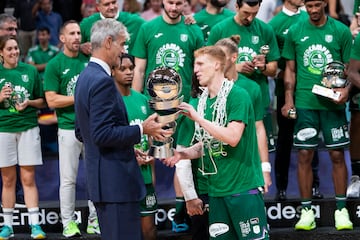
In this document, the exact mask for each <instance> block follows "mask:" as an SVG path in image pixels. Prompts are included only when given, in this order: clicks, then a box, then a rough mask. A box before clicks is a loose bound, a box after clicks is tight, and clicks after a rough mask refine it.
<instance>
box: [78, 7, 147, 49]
mask: <svg viewBox="0 0 360 240" xmlns="http://www.w3.org/2000/svg"><path fill="white" fill-rule="evenodd" d="M101 19H104V17H103V16H102V15H100V13H94V14H92V15H91V16H89V17H87V18H84V19H83V20H82V21H81V22H80V30H81V42H82V43H84V42H90V35H91V28H92V26H93V25H94V23H95V22H97V21H99V20H101ZM116 20H117V21H119V22H121V23H122V24H124V26H125V27H126V29H127V31H128V33H129V34H130V39H128V41H127V42H126V46H125V49H126V51H127V52H128V53H130V54H132V50H133V47H134V42H135V39H136V36H137V34H138V32H139V28H140V26H141V25H142V24H143V23H144V22H145V20H144V19H142V18H141V17H140V16H139V15H138V14H132V13H128V12H119V15H118V16H117V17H116ZM132 55H133V54H132Z"/></svg>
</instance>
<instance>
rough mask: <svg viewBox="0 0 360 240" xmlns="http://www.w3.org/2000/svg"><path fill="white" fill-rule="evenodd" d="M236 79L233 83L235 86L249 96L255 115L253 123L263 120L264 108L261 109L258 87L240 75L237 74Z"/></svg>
mask: <svg viewBox="0 0 360 240" xmlns="http://www.w3.org/2000/svg"><path fill="white" fill-rule="evenodd" d="M238 76H239V77H238V79H237V80H236V82H235V85H237V86H239V87H241V88H243V89H245V90H246V92H247V93H248V94H249V96H250V99H251V103H252V105H253V108H254V113H255V122H256V121H260V120H263V118H264V114H265V113H264V108H263V107H262V97H261V89H260V86H259V85H258V84H257V83H256V82H254V81H253V80H251V79H249V78H247V77H245V76H244V75H242V74H240V73H239V74H238Z"/></svg>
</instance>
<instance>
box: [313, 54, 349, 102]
mask: <svg viewBox="0 0 360 240" xmlns="http://www.w3.org/2000/svg"><path fill="white" fill-rule="evenodd" d="M344 71H345V65H344V64H343V63H341V62H338V61H334V62H331V63H328V64H327V65H326V66H325V67H324V69H323V72H322V76H323V78H322V80H321V84H322V86H320V85H317V84H315V85H314V86H313V89H312V92H313V93H315V94H317V95H320V96H323V97H327V98H330V99H333V100H338V99H339V98H340V92H336V91H334V90H333V88H344V87H346V85H347V83H348V81H347V79H346V77H345V74H344Z"/></svg>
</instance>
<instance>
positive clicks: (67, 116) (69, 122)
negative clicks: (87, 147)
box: [44, 52, 88, 130]
mask: <svg viewBox="0 0 360 240" xmlns="http://www.w3.org/2000/svg"><path fill="white" fill-rule="evenodd" d="M87 63H88V58H87V57H86V56H85V55H83V54H81V53H79V55H78V56H77V57H73V58H71V57H68V56H66V55H65V54H64V53H63V52H60V53H58V54H57V55H56V56H55V57H54V58H53V59H51V60H50V61H49V63H48V64H47V65H46V69H45V74H44V91H54V92H56V93H58V94H61V95H64V96H73V95H74V92H75V85H76V81H77V79H78V77H79V74H80V72H81V71H82V70H83V69H84V68H85V67H86V65H87ZM55 110H56V115H57V118H58V126H59V128H60V129H68V130H73V129H74V128H75V111H74V105H72V106H68V107H64V108H56V109H55Z"/></svg>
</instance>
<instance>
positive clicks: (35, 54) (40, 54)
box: [26, 45, 59, 78]
mask: <svg viewBox="0 0 360 240" xmlns="http://www.w3.org/2000/svg"><path fill="white" fill-rule="evenodd" d="M58 52H59V48H57V47H55V46H53V45H49V46H48V48H47V49H45V50H44V49H42V48H41V47H40V45H36V46H34V47H32V48H30V49H29V52H28V55H27V57H26V62H27V63H35V64H43V63H47V62H49V61H50V59H52V58H53V57H55V56H56V54H57V53H58ZM40 76H41V78H43V76H44V71H41V72H40Z"/></svg>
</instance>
